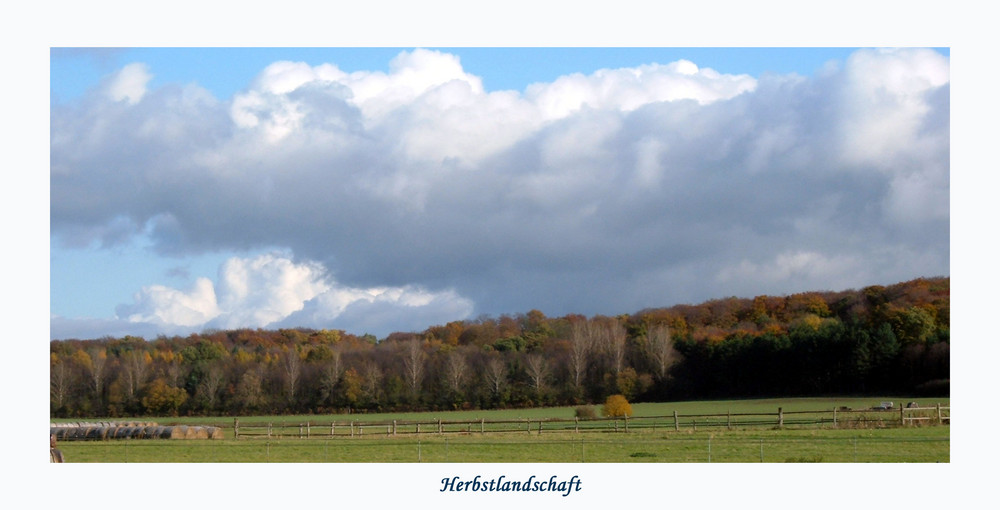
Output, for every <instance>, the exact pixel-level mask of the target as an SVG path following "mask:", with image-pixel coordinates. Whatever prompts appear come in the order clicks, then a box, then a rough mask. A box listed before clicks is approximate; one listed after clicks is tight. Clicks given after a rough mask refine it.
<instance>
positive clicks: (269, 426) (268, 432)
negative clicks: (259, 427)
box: [267, 422, 271, 439]
mask: <svg viewBox="0 0 1000 510" xmlns="http://www.w3.org/2000/svg"><path fill="white" fill-rule="evenodd" d="M267 438H268V439H271V422H267Z"/></svg>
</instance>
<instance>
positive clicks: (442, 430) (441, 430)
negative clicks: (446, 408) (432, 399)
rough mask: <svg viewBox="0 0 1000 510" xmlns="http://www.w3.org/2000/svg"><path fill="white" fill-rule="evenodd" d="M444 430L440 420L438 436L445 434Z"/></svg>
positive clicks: (439, 419)
mask: <svg viewBox="0 0 1000 510" xmlns="http://www.w3.org/2000/svg"><path fill="white" fill-rule="evenodd" d="M443 433H444V429H443V428H442V427H441V418H438V434H443Z"/></svg>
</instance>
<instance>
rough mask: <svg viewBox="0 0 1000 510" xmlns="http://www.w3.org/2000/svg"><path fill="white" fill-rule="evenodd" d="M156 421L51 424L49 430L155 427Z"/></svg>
mask: <svg viewBox="0 0 1000 510" xmlns="http://www.w3.org/2000/svg"><path fill="white" fill-rule="evenodd" d="M157 425H159V424H158V423H156V422H155V421H70V422H65V423H50V424H49V428H56V427H59V428H73V427H155V426H157Z"/></svg>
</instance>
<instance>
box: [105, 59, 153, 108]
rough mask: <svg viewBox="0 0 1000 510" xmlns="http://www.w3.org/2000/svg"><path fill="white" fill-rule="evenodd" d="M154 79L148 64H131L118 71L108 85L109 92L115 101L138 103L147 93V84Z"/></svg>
mask: <svg viewBox="0 0 1000 510" xmlns="http://www.w3.org/2000/svg"><path fill="white" fill-rule="evenodd" d="M151 79H153V75H151V74H149V68H148V67H147V66H146V64H141V63H135V64H129V65H127V66H125V67H123V68H122V69H121V70H120V71H118V72H117V73H116V74H115V75H114V76H112V77H111V80H110V81H109V83H108V86H107V94H108V97H110V98H111V99H112V100H113V101H125V102H127V103H129V104H135V103H138V102H139V101H140V100H141V99H142V96H144V95H146V84H147V83H149V80H151Z"/></svg>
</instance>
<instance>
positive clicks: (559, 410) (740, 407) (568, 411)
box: [52, 396, 950, 427]
mask: <svg viewBox="0 0 1000 510" xmlns="http://www.w3.org/2000/svg"><path fill="white" fill-rule="evenodd" d="M914 400H917V401H919V402H920V404H921V405H925V406H933V405H935V404H938V403H940V404H941V405H944V406H947V405H949V402H950V399H949V398H947V397H945V398H933V399H917V398H913V397H905V396H904V397H900V396H888V397H808V398H775V399H745V400H705V401H691V402H643V403H634V404H632V412H633V416H634V417H643V416H669V415H671V414H672V413H673V412H674V411H677V412H678V413H679V414H713V413H726V412H727V411H731V412H733V413H755V412H766V413H773V412H775V411H777V409H778V408H779V407H781V408H783V409H784V410H785V411H788V412H794V411H810V410H826V409H833V408H835V407H841V406H844V407H850V408H853V409H865V408H869V407H871V406H873V405H876V404H878V403H879V402H882V401H892V402H895V403H896V405H900V404H905V403H906V402H910V401H914ZM591 407H593V409H594V410H595V411H596V413H597V414H598V415H600V407H601V406H600V405H593V406H591ZM575 413H576V406H563V407H537V408H530V409H489V410H480V409H475V410H466V411H428V412H412V413H355V414H325V415H283V416H241V417H240V418H239V420H240V423H241V424H244V425H252V424H267V423H271V422H274V423H278V422H284V423H305V422H311V423H324V422H325V423H329V422H331V421H337V422H345V423H346V422H348V421H351V420H364V421H369V422H375V421H392V420H437V419H443V420H479V419H485V420H520V419H532V420H542V419H547V418H562V419H572V418H573V416H574V415H575ZM102 420H103V421H109V420H113V419H109V418H101V419H98V418H91V419H88V420H85V419H54V420H52V421H53V422H73V421H102ZM125 421H151V422H156V423H159V424H161V425H214V426H221V427H232V425H233V418H231V417H204V416H200V417H199V416H182V417H156V416H150V417H141V418H129V419H126V420H125Z"/></svg>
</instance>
